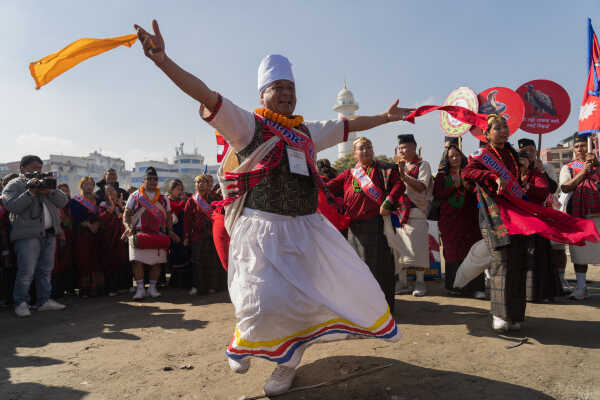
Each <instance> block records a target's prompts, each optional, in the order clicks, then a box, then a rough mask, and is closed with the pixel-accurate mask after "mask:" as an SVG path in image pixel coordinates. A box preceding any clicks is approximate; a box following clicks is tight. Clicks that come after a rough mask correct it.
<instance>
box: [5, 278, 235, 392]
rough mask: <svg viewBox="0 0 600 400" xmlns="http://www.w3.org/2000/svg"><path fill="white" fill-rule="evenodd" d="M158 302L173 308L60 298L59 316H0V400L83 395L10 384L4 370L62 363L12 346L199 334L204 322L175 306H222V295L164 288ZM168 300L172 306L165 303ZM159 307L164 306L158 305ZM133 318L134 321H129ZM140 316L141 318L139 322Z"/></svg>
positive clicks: (121, 298)
mask: <svg viewBox="0 0 600 400" xmlns="http://www.w3.org/2000/svg"><path fill="white" fill-rule="evenodd" d="M163 294H164V297H163V298H161V299H158V301H160V302H167V303H170V304H173V305H175V307H169V308H161V307H160V306H159V305H158V304H154V303H155V302H154V301H153V300H145V301H142V302H133V301H130V295H129V294H128V295H120V296H117V297H98V298H90V299H79V298H75V297H66V298H63V299H61V301H63V302H64V303H65V304H67V306H68V307H67V309H66V310H64V311H55V312H33V313H32V316H31V317H28V318H17V317H16V316H15V315H14V314H13V313H12V311H9V310H8V309H5V310H4V311H3V312H0V343H1V344H2V345H1V346H0V399H2V400H5V399H19V400H21V399H36V400H37V399H61V400H62V399H68V400H71V399H81V398H83V397H84V396H85V395H87V394H88V393H87V392H84V391H79V390H74V389H71V388H65V387H56V386H45V385H41V384H38V383H30V382H25V383H12V382H11V381H10V378H11V377H10V371H9V369H10V368H25V367H40V366H47V365H55V364H62V363H64V361H62V360H57V359H53V358H45V357H32V356H19V355H18V354H17V347H21V348H38V347H43V346H46V345H47V344H50V343H71V342H77V341H83V340H88V339H93V338H102V339H110V340H140V337H139V336H137V335H135V334H133V333H130V332H126V331H127V330H135V329H140V328H142V329H143V328H153V327H161V328H163V329H185V330H188V331H193V330H196V329H202V328H204V327H205V326H206V325H207V324H208V321H201V320H189V319H184V318H183V316H184V310H183V309H181V308H177V307H176V303H177V302H181V303H183V302H184V300H187V301H186V303H190V302H191V303H192V304H196V303H197V304H209V303H212V302H226V301H227V295H226V294H223V293H216V294H214V295H212V297H210V298H208V299H205V298H201V297H198V298H191V297H190V296H187V293H186V294H185V296H184V295H183V294H182V293H180V291H178V290H169V289H166V290H164V291H163ZM171 300H174V301H171ZM162 306H163V307H164V304H162ZM132 314H137V317H136V318H131V315H132ZM140 314H142V315H143V318H139V315H140Z"/></svg>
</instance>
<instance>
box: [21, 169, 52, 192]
mask: <svg viewBox="0 0 600 400" xmlns="http://www.w3.org/2000/svg"><path fill="white" fill-rule="evenodd" d="M25 178H27V189H56V177H55V176H54V174H53V173H52V172H48V173H43V172H32V173H30V174H25ZM33 179H37V181H33V182H32V180H33Z"/></svg>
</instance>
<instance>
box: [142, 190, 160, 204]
mask: <svg viewBox="0 0 600 400" xmlns="http://www.w3.org/2000/svg"><path fill="white" fill-rule="evenodd" d="M140 193H141V194H142V196H144V197H145V198H147V199H148V200H150V201H151V202H152V204H154V203H156V202H157V201H158V199H159V198H160V188H159V187H158V186H157V187H156V194H155V195H154V198H153V199H150V198H149V197H148V196H147V195H146V187H145V186H142V187H140Z"/></svg>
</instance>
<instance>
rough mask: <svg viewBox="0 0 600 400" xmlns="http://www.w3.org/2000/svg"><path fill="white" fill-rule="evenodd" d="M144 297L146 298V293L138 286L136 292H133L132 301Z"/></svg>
mask: <svg viewBox="0 0 600 400" xmlns="http://www.w3.org/2000/svg"><path fill="white" fill-rule="evenodd" d="M144 297H146V291H145V290H144V287H143V286H138V287H137V290H136V291H135V294H134V295H133V299H134V300H141V299H143V298H144Z"/></svg>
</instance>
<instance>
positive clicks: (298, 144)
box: [255, 114, 329, 196]
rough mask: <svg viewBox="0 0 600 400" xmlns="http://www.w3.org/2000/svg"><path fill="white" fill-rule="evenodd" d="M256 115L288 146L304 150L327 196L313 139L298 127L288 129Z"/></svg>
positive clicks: (312, 171) (309, 167)
mask: <svg viewBox="0 0 600 400" xmlns="http://www.w3.org/2000/svg"><path fill="white" fill-rule="evenodd" d="M255 117H256V118H258V119H259V120H261V121H262V123H263V125H264V126H265V127H266V128H267V129H268V130H269V132H271V133H272V134H274V135H275V136H277V137H278V138H280V139H281V140H283V141H284V142H285V144H287V145H288V146H291V147H295V148H297V149H300V150H302V151H303V152H304V157H305V158H306V162H307V164H308V169H309V170H310V172H311V173H312V176H313V179H314V180H315V182H316V184H317V187H318V188H319V189H320V190H321V191H322V192H323V193H325V196H327V194H328V193H329V191H328V190H327V187H326V186H325V183H324V182H323V179H321V175H320V174H319V171H318V170H317V164H316V163H315V145H314V143H313V141H312V139H311V138H310V137H309V136H307V135H305V134H303V133H302V132H300V131H298V130H297V129H287V128H286V127H284V126H281V125H279V124H278V123H276V122H273V121H270V120H268V119H266V118H264V117H262V116H260V115H258V114H255Z"/></svg>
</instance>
